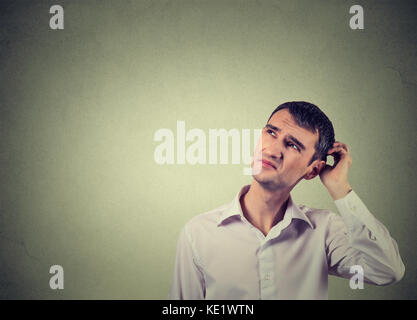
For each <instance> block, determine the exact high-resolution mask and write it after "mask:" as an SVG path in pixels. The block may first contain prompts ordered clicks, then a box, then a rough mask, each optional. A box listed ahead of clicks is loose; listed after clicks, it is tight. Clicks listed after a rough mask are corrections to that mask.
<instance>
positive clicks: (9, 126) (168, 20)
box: [0, 0, 417, 299]
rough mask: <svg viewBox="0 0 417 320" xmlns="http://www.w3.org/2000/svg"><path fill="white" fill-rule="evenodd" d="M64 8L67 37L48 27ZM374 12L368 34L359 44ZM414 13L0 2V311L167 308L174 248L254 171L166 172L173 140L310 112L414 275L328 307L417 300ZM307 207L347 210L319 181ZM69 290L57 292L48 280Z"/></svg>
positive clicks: (299, 192) (326, 4)
mask: <svg viewBox="0 0 417 320" xmlns="http://www.w3.org/2000/svg"><path fill="white" fill-rule="evenodd" d="M52 4H61V5H62V6H63V7H64V10H65V16H64V17H65V29H64V30H51V29H50V28H49V19H50V17H51V15H50V14H49V7H50V6H51V5H52ZM353 4H362V5H363V8H364V10H365V29H364V30H355V31H353V30H351V29H350V28H349V24H348V21H349V18H350V14H349V7H350V6H351V5H353ZM416 13H417V5H416V2H415V1H366V2H364V1H358V2H356V1H307V0H305V1H292V0H291V1H290V0H286V1H277V0H276V1H272V0H271V1H266V0H265V1H261V0H259V1H252V0H251V1H249V0H247V1H243V0H240V1H213V0H210V1H209V0H206V1H181V0H178V1H168V0H149V1H133V0H132V1H126V0H125V1H109V0H107V1H102V0H101V1H81V0H78V1H76V0H71V1H64V0H54V1H1V4H0V83H1V85H0V179H1V184H0V188H1V189H0V298H3V299H4V298H26V299H33V298H41V299H44V298H50V299H62V298H65V299H76V298H78V299H85V298H103V299H107V298H127V299H165V298H166V297H167V293H168V289H169V285H170V280H171V275H172V268H173V262H174V261H173V259H174V255H175V247H176V241H177V236H178V234H179V230H180V228H181V227H182V226H183V224H184V223H185V222H186V221H187V220H189V219H190V218H191V217H193V216H194V215H196V214H198V213H201V212H204V211H208V210H210V209H212V208H214V207H217V206H219V205H221V204H223V203H225V202H228V201H230V200H231V199H232V198H233V196H234V195H235V193H236V192H237V191H238V190H239V188H240V187H241V186H242V185H243V184H246V183H250V181H251V179H250V177H249V176H244V175H243V174H242V168H243V165H241V166H239V165H232V164H230V165H217V166H216V165H195V166H192V165H171V166H168V165H162V166H161V165H158V164H156V163H155V161H154V158H153V153H154V149H155V147H156V146H157V145H158V144H159V143H157V142H155V141H153V135H154V133H155V131H156V130H158V129H159V128H170V129H172V130H174V131H175V128H176V121H177V120H184V121H185V122H186V126H187V129H190V128H201V129H203V130H208V129H209V128H226V129H231V128H239V129H241V128H260V127H262V126H263V125H264V123H265V121H266V119H267V117H268V116H269V114H270V113H271V111H272V110H273V109H274V107H275V106H276V105H278V104H280V103H282V102H284V101H287V100H307V101H310V102H313V103H315V104H317V105H318V106H320V107H321V108H322V109H323V110H324V111H325V112H326V113H327V114H328V116H329V117H330V118H331V119H332V120H333V124H334V126H335V129H336V138H337V139H338V140H341V141H344V142H346V143H347V144H348V145H349V146H350V148H351V152H352V157H353V161H354V162H353V165H352V168H351V173H350V181H351V185H352V186H353V188H354V189H355V190H356V192H357V193H358V194H359V195H360V196H361V198H362V199H363V201H364V202H365V203H366V204H367V205H368V207H369V209H370V210H371V211H372V212H373V213H374V214H375V216H376V217H377V218H378V219H379V220H380V221H382V222H383V223H384V224H385V225H386V226H387V227H388V229H389V230H390V232H391V234H392V236H393V237H394V238H395V239H396V240H397V242H398V245H399V248H400V252H401V254H402V257H403V261H404V263H405V265H406V274H405V277H404V278H403V280H402V281H401V282H400V283H398V284H395V285H393V286H389V287H374V286H371V285H366V284H365V289H364V290H362V291H361V290H351V289H350V288H349V285H348V282H347V281H346V280H342V279H337V278H333V277H331V278H330V282H329V297H330V298H331V299H339V298H348V299H363V298H366V299H379V298H384V299H397V298H414V299H415V298H417V294H416V291H415V288H416V287H417V273H416V270H417V259H416V254H415V251H416V240H417V233H416V232H415V225H416V222H417V218H416V209H415V208H416V207H417V203H416V194H415V193H416V192H415V189H414V187H415V180H416V179H417V175H416V170H415V163H416V161H417V158H416V148H417V145H416V141H417V139H416V126H415V123H416V114H417V113H416V107H417V106H416V98H417V90H416V85H417V71H416V70H417V68H416V67H417V51H416V50H417V41H416V40H417V36H416V31H415V30H416V29H417V20H416ZM294 197H295V199H296V201H297V202H299V203H304V204H306V205H309V206H313V207H319V208H329V209H333V210H335V206H334V204H333V202H332V201H331V198H330V196H329V195H328V194H327V192H326V190H325V189H324V187H322V186H321V184H320V181H319V179H315V180H314V181H312V182H304V183H301V184H300V185H299V186H297V188H296V189H295V190H294ZM54 264H59V265H62V266H63V267H64V270H65V289H64V290H61V291H60V290H56V291H54V290H51V289H50V288H49V278H50V276H51V275H50V274H49V267H50V266H51V265H54Z"/></svg>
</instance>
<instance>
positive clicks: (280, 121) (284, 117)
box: [268, 109, 319, 148]
mask: <svg viewBox="0 0 417 320" xmlns="http://www.w3.org/2000/svg"><path fill="white" fill-rule="evenodd" d="M268 124H270V125H272V126H274V127H277V128H278V129H280V130H281V131H282V132H283V133H284V134H290V135H292V136H294V137H296V138H297V139H299V140H300V141H301V142H303V143H304V145H305V146H312V147H313V148H314V147H315V145H316V143H317V142H318V140H319V132H318V130H315V131H314V132H313V131H311V130H309V129H307V128H303V127H301V126H300V125H299V124H297V122H296V120H295V119H294V118H293V116H292V115H291V113H290V112H289V111H288V110H287V109H282V110H279V111H277V112H275V113H274V114H273V115H272V117H271V119H269V121H268Z"/></svg>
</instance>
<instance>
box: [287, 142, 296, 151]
mask: <svg viewBox="0 0 417 320" xmlns="http://www.w3.org/2000/svg"><path fill="white" fill-rule="evenodd" d="M287 145H288V146H289V147H290V148H293V149H295V150H297V151H298V147H297V146H296V145H295V144H294V143H291V142H288V143H287Z"/></svg>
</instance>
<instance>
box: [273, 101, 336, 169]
mask: <svg viewBox="0 0 417 320" xmlns="http://www.w3.org/2000/svg"><path fill="white" fill-rule="evenodd" d="M282 109H288V111H289V113H290V114H291V115H292V117H293V119H294V121H295V122H296V123H297V125H299V126H300V127H302V128H304V129H307V130H309V131H311V132H313V133H315V132H317V131H318V132H319V140H318V141H317V143H316V145H315V149H316V152H315V153H314V155H313V157H312V158H311V160H310V163H312V162H313V161H314V160H316V159H321V160H324V161H326V157H327V152H328V151H329V150H330V148H332V147H333V144H334V129H333V124H332V122H331V121H330V120H329V118H328V117H327V116H326V115H325V114H324V112H323V111H321V110H320V109H319V107H317V106H316V105H314V104H312V103H309V102H305V101H290V102H285V103H283V104H280V105H279V106H278V107H276V108H275V110H274V111H273V112H272V114H271V115H270V117H269V118H268V121H269V120H270V119H271V117H272V116H273V115H274V113H275V112H277V111H279V110H282ZM268 121H267V123H268Z"/></svg>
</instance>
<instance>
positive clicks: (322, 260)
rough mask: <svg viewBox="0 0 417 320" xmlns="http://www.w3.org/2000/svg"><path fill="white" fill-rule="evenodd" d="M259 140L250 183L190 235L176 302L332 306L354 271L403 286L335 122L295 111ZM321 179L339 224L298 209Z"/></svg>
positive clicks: (321, 213) (184, 242)
mask: <svg viewBox="0 0 417 320" xmlns="http://www.w3.org/2000/svg"><path fill="white" fill-rule="evenodd" d="M261 138H262V144H259V145H258V148H257V149H256V151H255V154H254V160H253V162H252V168H253V180H252V183H251V184H250V185H247V186H244V187H243V188H242V189H241V190H240V192H239V193H238V194H237V195H236V197H235V198H234V200H233V201H232V202H231V203H229V204H225V205H223V206H221V207H219V208H217V209H214V210H211V211H209V212H207V213H204V214H200V215H198V216H196V217H194V218H193V219H191V220H190V221H189V222H188V223H187V224H186V225H185V226H184V228H183V229H182V231H181V234H180V237H179V241H178V248H177V256H176V261H175V270H174V275H173V279H172V284H171V290H170V294H169V297H170V298H171V299H327V298H328V293H327V290H328V289H327V288H328V286H327V281H328V275H329V274H331V275H336V276H340V277H343V278H350V277H352V276H353V274H352V273H351V267H352V266H356V267H354V268H355V269H353V270H363V277H364V281H365V282H367V283H372V284H376V285H388V284H391V283H394V282H397V281H399V280H400V279H401V278H402V277H403V275H404V270H405V268H404V264H403V262H402V260H401V257H400V254H399V251H398V246H397V244H396V242H395V240H394V239H392V238H391V236H390V234H389V232H388V230H387V229H386V227H385V226H384V225H383V224H382V223H381V222H379V221H378V220H377V219H376V218H375V217H374V216H373V215H372V214H371V213H370V212H369V211H368V209H367V208H366V207H365V205H364V204H363V203H362V201H361V200H360V199H359V197H358V196H357V195H356V193H355V192H354V191H353V190H352V188H351V186H350V184H349V181H348V171H349V168H350V166H351V163H352V159H351V156H350V154H349V148H348V147H347V146H346V145H345V144H344V143H341V142H335V141H334V130H333V126H332V123H331V122H330V120H329V119H328V118H327V116H326V115H325V114H324V113H323V112H322V111H321V110H320V109H319V108H318V107H317V106H315V105H313V104H310V103H307V102H302V101H299V102H287V103H284V104H282V105H280V106H278V107H277V108H276V109H275V110H274V112H273V113H272V114H271V116H270V118H269V119H268V122H267V124H266V126H265V127H264V128H263V130H262V136H261ZM260 146H261V147H260ZM327 156H332V157H333V158H334V164H333V166H330V165H328V164H326V158H327ZM255 168H260V169H259V170H255ZM317 175H319V177H320V179H321V181H322V183H323V185H324V186H325V187H326V188H327V190H328V192H329V194H330V195H331V197H332V198H333V199H334V201H335V204H336V207H337V209H338V211H339V213H340V215H339V214H335V213H333V212H330V211H328V210H318V209H312V208H308V207H306V206H303V205H297V204H295V203H294V201H293V200H292V198H291V196H290V192H291V190H292V189H293V188H294V186H295V185H296V184H297V183H298V182H299V181H301V180H303V179H305V180H311V179H313V178H315V177H316V176H317ZM357 266H359V267H357ZM357 268H359V269H357Z"/></svg>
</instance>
